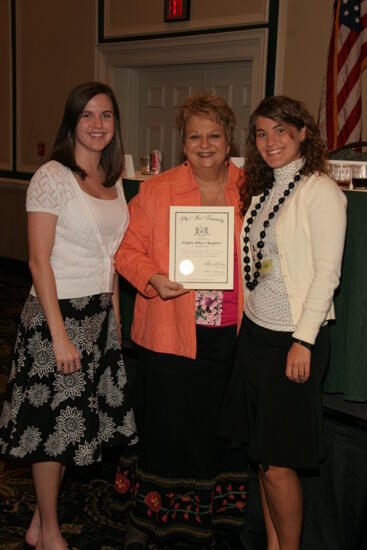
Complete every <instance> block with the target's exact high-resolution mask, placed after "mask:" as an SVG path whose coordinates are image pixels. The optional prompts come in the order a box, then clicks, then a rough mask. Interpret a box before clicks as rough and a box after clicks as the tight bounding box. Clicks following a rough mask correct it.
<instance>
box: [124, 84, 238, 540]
mask: <svg viewBox="0 0 367 550" xmlns="http://www.w3.org/2000/svg"><path fill="white" fill-rule="evenodd" d="M177 122H178V128H179V130H180V132H181V135H182V141H183V148H184V152H185V155H186V161H185V162H184V163H183V164H181V165H180V166H178V167H176V168H173V169H171V170H168V171H167V172H165V173H163V174H162V175H159V176H157V177H154V178H152V179H151V180H149V181H148V182H146V183H144V184H142V185H141V189H140V192H139V194H138V195H137V196H136V197H135V198H134V199H133V200H132V201H131V203H130V218H131V222H130V225H129V228H128V230H127V233H126V235H125V238H124V240H123V243H122V245H121V246H120V248H119V250H118V252H117V254H116V267H117V270H118V271H119V272H120V273H121V275H123V276H124V277H125V278H126V279H127V280H128V281H129V282H130V283H131V284H133V285H134V286H135V287H136V288H137V290H138V294H137V297H136V304H135V312H134V320H133V327H132V339H133V341H134V342H135V343H136V344H138V346H139V348H138V349H139V366H138V373H137V409H136V417H137V424H138V432H139V436H140V442H141V447H140V454H139V461H138V466H137V474H136V483H135V486H134V487H133V503H132V508H131V525H130V528H129V531H128V534H127V537H126V541H125V548H127V549H129V550H138V549H139V548H141V549H143V548H144V547H145V545H146V543H147V540H148V537H151V538H152V539H154V540H156V541H158V542H165V543H167V541H168V540H171V539H174V538H183V539H186V540H187V541H189V542H191V543H194V544H195V543H196V544H200V545H201V546H204V545H206V544H209V543H211V542H212V541H214V540H215V539H218V537H219V536H222V535H223V531H224V532H225V531H226V530H228V531H230V532H231V533H232V534H233V532H235V531H236V529H239V528H240V527H241V525H242V522H243V517H244V509H245V505H246V495H247V472H246V461H245V459H244V457H243V452H242V450H236V451H233V450H231V449H230V447H229V446H228V447H227V443H226V442H225V441H224V440H220V439H218V438H217V437H216V429H217V420H218V414H219V410H220V407H221V404H222V399H223V394H224V391H225V387H226V383H227V380H228V377H229V375H230V373H231V368H232V362H233V354H234V350H235V343H236V336H237V331H238V327H239V323H240V321H241V316H242V310H243V291H242V280H241V275H240V271H239V267H240V266H239V262H238V261H237V258H240V248H239V247H240V240H239V235H240V231H241V225H242V215H241V212H240V209H239V183H240V177H241V172H240V170H239V169H238V168H236V167H235V166H234V165H233V164H232V163H231V162H230V161H229V158H228V155H229V150H230V143H231V140H232V136H233V129H234V125H235V116H234V114H233V112H232V110H231V109H230V108H229V107H228V105H227V103H226V102H225V101H224V100H223V99H222V98H220V97H217V96H212V95H209V94H199V95H196V96H191V97H189V98H187V100H186V102H185V103H184V105H183V106H182V107H181V109H180V112H179V116H178V119H177ZM174 205H176V206H234V212H235V222H234V233H235V235H234V241H235V246H234V250H233V251H232V254H233V255H234V281H233V283H234V284H233V290H224V291H222V290H215V291H213V290H211V291H199V290H196V291H194V290H190V291H188V290H187V289H185V288H183V286H182V285H180V284H177V283H175V282H173V281H171V280H169V278H168V266H169V213H170V209H169V207H170V206H174ZM126 488H127V483H125V479H124V467H123V464H122V465H121V467H120V469H119V472H118V474H117V476H116V489H117V490H118V491H120V492H124V491H125V490H126Z"/></svg>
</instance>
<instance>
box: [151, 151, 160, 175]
mask: <svg viewBox="0 0 367 550" xmlns="http://www.w3.org/2000/svg"><path fill="white" fill-rule="evenodd" d="M151 169H152V173H153V174H160V173H161V172H162V151H160V150H159V149H154V150H153V151H152V154H151Z"/></svg>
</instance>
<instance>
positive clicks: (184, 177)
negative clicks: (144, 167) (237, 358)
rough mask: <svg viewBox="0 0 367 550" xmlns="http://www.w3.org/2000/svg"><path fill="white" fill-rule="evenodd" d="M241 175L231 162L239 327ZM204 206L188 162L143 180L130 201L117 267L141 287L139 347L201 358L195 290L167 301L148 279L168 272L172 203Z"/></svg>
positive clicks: (136, 325) (228, 194)
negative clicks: (126, 226)
mask: <svg viewBox="0 0 367 550" xmlns="http://www.w3.org/2000/svg"><path fill="white" fill-rule="evenodd" d="M240 176H241V172H240V170H239V169H238V168H236V167H235V166H234V165H233V164H232V163H231V164H230V166H229V169H228V180H227V184H226V186H225V188H224V194H225V198H226V203H227V205H229V206H234V207H235V242H236V246H237V257H238V258H239V262H238V265H239V270H238V283H239V289H238V302H239V303H238V327H239V325H240V322H241V317H242V311H243V290H242V277H241V262H240V258H241V253H240V232H241V227H242V216H241V213H240V209H239V192H238V184H239V180H240ZM200 204H201V195H200V190H199V187H198V185H197V183H196V181H195V178H194V176H193V174H192V171H191V167H190V165H187V166H186V165H185V164H181V165H180V166H177V167H176V168H172V169H171V170H168V171H167V172H164V173H163V174H160V175H159V176H156V177H154V178H152V179H150V180H148V181H147V182H145V183H142V184H141V186H140V191H139V194H138V195H137V196H136V197H134V198H133V199H132V200H131V201H130V203H129V210H130V224H129V227H128V229H127V231H126V233H125V237H124V239H123V241H122V243H121V245H120V248H119V249H118V251H117V253H116V256H115V260H116V269H117V271H118V272H119V273H121V275H122V276H123V277H125V279H127V280H128V281H129V282H130V283H131V284H132V285H134V286H135V287H136V288H137V290H138V294H137V296H136V301H135V310H134V320H133V325H132V331H131V337H132V339H133V340H134V342H136V343H137V344H139V345H140V346H143V347H145V348H148V349H151V350H153V351H157V352H161V353H172V354H175V355H183V356H186V357H190V358H195V356H196V328H195V291H190V292H189V293H187V294H184V295H182V296H179V297H177V298H173V299H171V300H162V299H161V298H160V297H159V295H158V294H157V292H156V291H155V289H154V288H153V287H152V286H151V285H150V284H149V283H148V280H149V278H150V277H151V276H152V275H153V274H154V273H162V274H164V275H167V276H168V266H169V207H170V206H200ZM213 330H215V329H213Z"/></svg>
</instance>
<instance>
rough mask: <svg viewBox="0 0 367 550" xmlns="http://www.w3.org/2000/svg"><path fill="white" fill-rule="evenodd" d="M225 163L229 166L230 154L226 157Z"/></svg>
mask: <svg viewBox="0 0 367 550" xmlns="http://www.w3.org/2000/svg"><path fill="white" fill-rule="evenodd" d="M225 165H226V168H228V166H229V156H227V157H226V160H225Z"/></svg>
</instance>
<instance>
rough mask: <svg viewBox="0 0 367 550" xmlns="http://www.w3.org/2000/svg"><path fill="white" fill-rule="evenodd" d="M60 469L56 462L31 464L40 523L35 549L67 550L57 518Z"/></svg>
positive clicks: (60, 466)
mask: <svg viewBox="0 0 367 550" xmlns="http://www.w3.org/2000/svg"><path fill="white" fill-rule="evenodd" d="M61 470H62V465H61V464H59V463H58V462H38V463H36V464H33V466H32V473H33V482H34V486H35V490H36V495H37V504H38V511H39V516H40V523H41V530H40V533H39V536H38V539H37V543H36V550H67V545H66V542H65V540H64V539H63V538H62V535H61V532H60V527H59V522H58V518H57V501H58V496H59V489H60V479H61V477H62V474H61Z"/></svg>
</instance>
